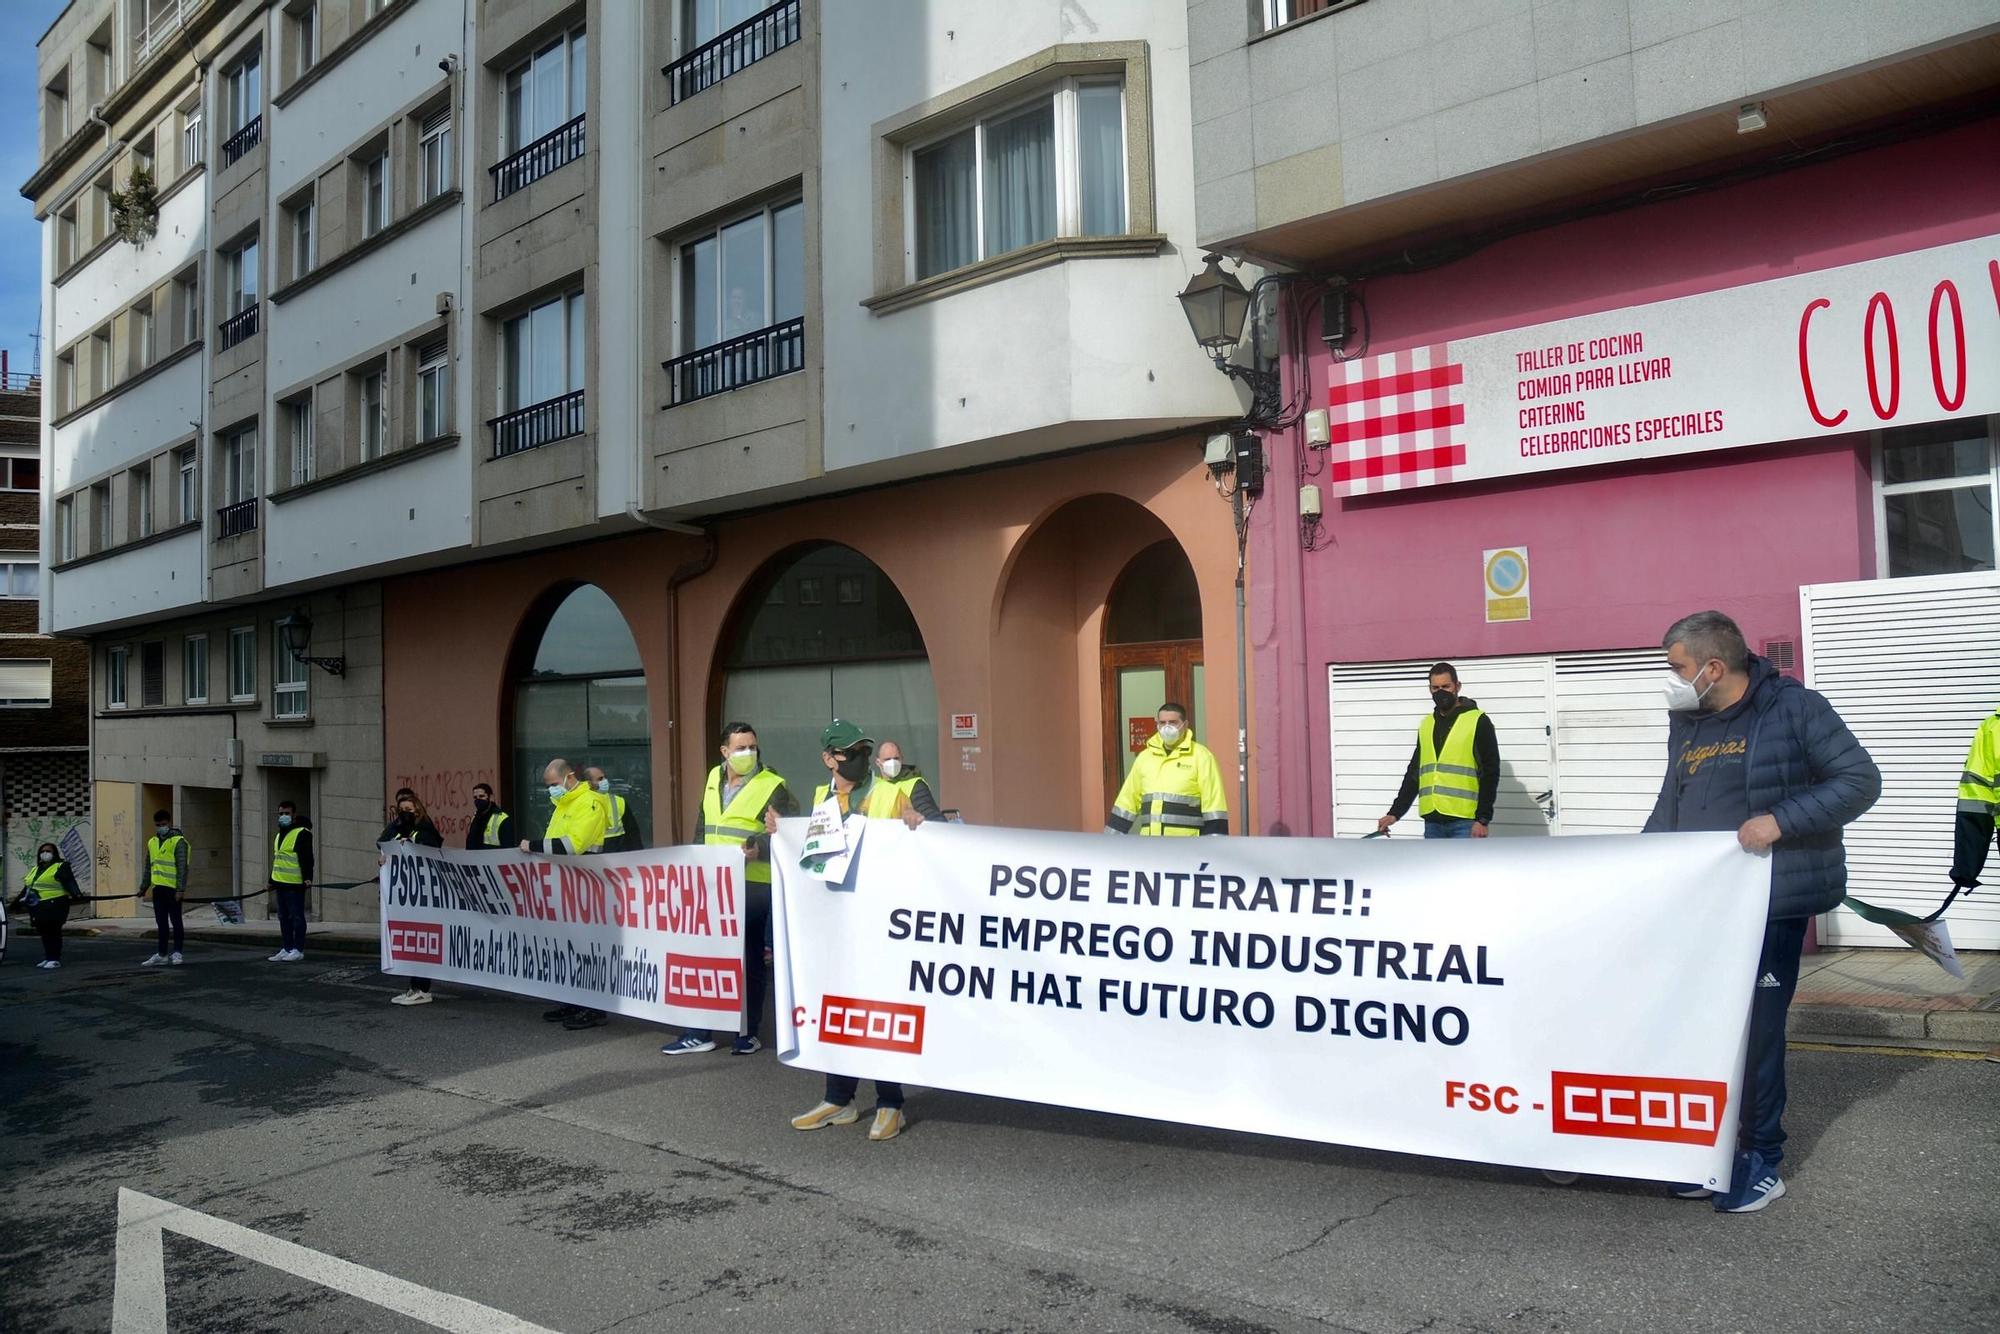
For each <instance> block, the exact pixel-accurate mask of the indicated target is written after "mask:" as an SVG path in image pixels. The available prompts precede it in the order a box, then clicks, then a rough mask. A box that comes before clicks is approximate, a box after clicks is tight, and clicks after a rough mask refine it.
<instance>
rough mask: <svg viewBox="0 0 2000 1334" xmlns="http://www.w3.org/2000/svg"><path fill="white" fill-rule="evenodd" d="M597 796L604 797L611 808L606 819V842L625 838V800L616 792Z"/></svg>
mask: <svg viewBox="0 0 2000 1334" xmlns="http://www.w3.org/2000/svg"><path fill="white" fill-rule="evenodd" d="M597 795H598V796H600V797H603V798H604V800H605V802H606V804H607V805H608V806H609V808H610V809H609V811H608V812H607V813H606V815H605V819H604V841H605V842H606V843H609V842H610V841H611V840H612V839H614V838H623V837H625V798H623V797H621V796H619V795H618V794H616V793H615V792H600V793H598V794H597Z"/></svg>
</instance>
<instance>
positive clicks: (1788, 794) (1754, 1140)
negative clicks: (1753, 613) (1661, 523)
mask: <svg viewBox="0 0 2000 1334" xmlns="http://www.w3.org/2000/svg"><path fill="white" fill-rule="evenodd" d="M1661 643H1662V646H1663V647H1664V648H1665V649H1666V650H1667V666H1668V668H1669V671H1670V674H1671V679H1670V680H1668V681H1667V682H1666V693H1667V707H1668V708H1669V709H1670V710H1671V716H1670V721H1669V724H1668V728H1667V776H1666V781H1665V782H1664V783H1662V784H1661V785H1660V797H1659V800H1658V801H1657V802H1655V803H1654V806H1653V814H1652V815H1651V816H1650V817H1649V818H1648V819H1647V821H1646V832H1647V833H1649V834H1651V833H1661V832H1682V833H1685V832H1689V831H1693V830H1730V831H1734V832H1735V834H1736V841H1737V842H1738V843H1740V844H1742V845H1743V849H1744V850H1745V851H1746V852H1751V853H1755V854H1757V855H1759V856H1765V855H1768V856H1769V857H1770V858H1771V903H1770V912H1769V917H1768V920H1767V921H1766V923H1765V926H1764V949H1763V954H1762V956H1761V957H1760V958H1759V959H1758V961H1757V989H1756V991H1755V993H1754V1000H1753V1001H1752V1003H1751V1006H1750V1050H1749V1054H1748V1057H1747V1059H1746V1060H1745V1062H1744V1071H1743V1096H1742V1101H1741V1106H1742V1112H1741V1117H1740V1124H1739V1131H1738V1145H1737V1155H1736V1166H1735V1172H1734V1175H1733V1178H1732V1180H1731V1183H1730V1188H1729V1190H1728V1191H1727V1192H1726V1193H1725V1194H1723V1195H1721V1196H1719V1197H1717V1199H1716V1201H1715V1207H1716V1208H1717V1209H1719V1210H1722V1211H1724V1212H1726V1213H1752V1212H1755V1211H1756V1210H1758V1209H1761V1208H1763V1207H1764V1206H1765V1205H1767V1204H1769V1203H1770V1202H1771V1201H1772V1200H1775V1199H1777V1198H1778V1197H1779V1196H1781V1195H1783V1194H1784V1193H1785V1183H1784V1180H1783V1179H1782V1178H1781V1177H1779V1175H1778V1163H1779V1162H1780V1161H1781V1160H1782V1159H1783V1157H1784V1144H1785V1131H1784V1126H1783V1124H1782V1121H1783V1117H1784V1112H1785V1012H1786V1011H1787V1010H1788V1009H1790V1008H1791V1004H1792V993H1793V991H1795V990H1796V989H1797V987H1798V982H1799V952H1800V950H1801V949H1802V948H1803V947H1804V945H1805V936H1806V919H1807V918H1809V917H1811V916H1813V915H1814V914H1815V913H1822V912H1826V911H1827V910H1828V909H1830V908H1832V907H1833V906H1834V905H1835V904H1837V903H1839V902H1840V900H1841V896H1842V895H1843V894H1844V893H1845V892H1846V888H1847V853H1846V850H1845V849H1844V848H1843V847H1842V846H1841V841H1840V831H1841V828H1842V826H1844V825H1846V824H1848V823H1850V822H1851V821H1853V820H1854V819H1855V818H1856V817H1857V816H1859V815H1860V814H1861V813H1862V812H1863V811H1865V810H1867V809H1868V808H1869V807H1870V806H1873V805H1874V804H1875V799H1876V798H1877V797H1879V796H1881V795H1882V773H1881V770H1879V769H1877V768H1876V767H1875V761H1874V760H1872V759H1870V758H1869V756H1868V752H1867V751H1866V750H1863V749H1862V747H1861V743H1860V742H1859V741H1856V740H1855V739H1854V733H1852V732H1850V731H1848V730H1847V724H1846V723H1844V722H1842V721H1841V720H1840V715H1839V714H1837V713H1835V712H1834V711H1833V706H1832V705H1830V704H1828V703H1827V702H1826V700H1825V699H1824V698H1823V697H1821V696H1820V695H1819V694H1817V693H1816V692H1814V691H1811V690H1807V689H1806V688H1805V687H1804V686H1802V685H1800V684H1799V683H1798V682H1796V681H1794V680H1792V679H1791V678H1789V677H1785V676H1780V675H1779V674H1778V672H1777V670H1776V669H1775V668H1773V667H1772V666H1771V664H1770V663H1769V662H1768V661H1766V660H1765V659H1763V658H1760V657H1757V656H1756V655H1755V654H1753V653H1751V652H1750V650H1749V647H1748V646H1747V645H1746V644H1745V643H1744V642H1743V632H1742V631H1741V630H1739V629H1737V628H1736V622H1734V621H1732V620H1730V619H1729V618H1728V617H1727V616H1724V615H1723V614H1722V613H1721V612H1719V611H1703V612H1696V613H1695V614H1694V615H1692V616H1686V617H1683V618H1682V619H1680V620H1678V621H1676V622H1675V623H1674V625H1673V628H1672V629H1670V630H1668V631H1667V633H1666V637H1665V638H1664V639H1663V640H1662V641H1661ZM1675 1193H1676V1194H1678V1195H1681V1196H1683V1197H1685V1198H1689V1199H1700V1198H1703V1197H1706V1196H1707V1195H1709V1194H1710V1193H1711V1192H1709V1191H1708V1190H1706V1189H1704V1188H1702V1187H1700V1186H1698V1185H1689V1186H1682V1187H1677V1188H1676V1190H1675Z"/></svg>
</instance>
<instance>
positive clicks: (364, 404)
mask: <svg viewBox="0 0 2000 1334" xmlns="http://www.w3.org/2000/svg"><path fill="white" fill-rule="evenodd" d="M388 378H389V377H388V375H387V374H385V373H384V372H383V371H381V370H372V371H369V372H368V373H367V374H366V375H363V376H362V377H361V404H360V413H359V415H360V419H361V461H362V462H363V463H366V462H368V460H370V459H379V458H381V457H382V452H383V450H384V448H386V446H387V444H388V440H389V394H388V385H387V381H388Z"/></svg>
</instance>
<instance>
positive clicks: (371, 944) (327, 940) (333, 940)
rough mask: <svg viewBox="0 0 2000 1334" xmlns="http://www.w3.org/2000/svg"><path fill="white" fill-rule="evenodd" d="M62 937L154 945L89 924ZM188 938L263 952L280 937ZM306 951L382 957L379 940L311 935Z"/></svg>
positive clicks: (202, 933)
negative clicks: (126, 938) (127, 941)
mask: <svg viewBox="0 0 2000 1334" xmlns="http://www.w3.org/2000/svg"><path fill="white" fill-rule="evenodd" d="M63 934H64V935H65V936H78V937H94V938H96V939H99V940H117V939H120V938H122V937H126V936H128V935H129V936H130V939H131V941H132V943H133V944H134V945H151V944H152V943H153V933H152V932H151V931H147V932H145V933H144V934H143V935H142V934H140V933H138V932H130V933H128V932H124V931H105V930H102V929H100V928H97V927H93V926H91V925H90V924H89V923H88V922H85V923H82V924H80V925H76V926H67V927H64V928H63ZM186 936H187V939H188V940H189V941H190V942H193V941H200V942H201V943H202V944H204V945H242V946H246V947H250V948H257V949H261V948H263V947H264V946H267V945H268V946H273V947H275V946H276V945H277V944H278V933H277V932H276V931H275V930H274V931H269V932H263V931H259V932H255V933H252V932H246V931H240V930H239V931H216V930H211V929H204V928H202V927H195V926H191V927H189V928H187V931H186ZM306 948H307V950H309V951H310V952H312V953H314V954H362V955H366V956H367V957H369V958H371V959H373V958H378V957H380V955H381V953H382V946H381V943H380V941H378V940H371V939H366V938H361V937H354V936H315V935H313V934H311V933H310V932H308V933H307V934H306Z"/></svg>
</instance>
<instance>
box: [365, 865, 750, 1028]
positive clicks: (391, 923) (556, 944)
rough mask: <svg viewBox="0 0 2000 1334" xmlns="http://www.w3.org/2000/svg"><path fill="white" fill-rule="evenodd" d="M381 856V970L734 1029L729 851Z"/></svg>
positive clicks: (737, 896) (736, 873)
mask: <svg viewBox="0 0 2000 1334" xmlns="http://www.w3.org/2000/svg"><path fill="white" fill-rule="evenodd" d="M383 851H384V852H386V853H388V854H389V859H388V861H387V862H385V863H384V864H383V866H382V873H381V887H382V971H383V972H385V973H395V974H398V975H405V976H415V977H434V978H438V979H440V980H442V981H446V982H463V983H465V984H467V985H469V986H475V987H489V988H492V989H493V990H496V991H511V992H514V993H516V994H518V995H522V996H539V997H542V998H544V999H546V1000H553V1001H562V1002H566V1003H568V1004H571V1005H580V1006H584V1007H587V1008H589V1009H593V1010H606V1011H609V1012H611V1013H613V1014H624V1015H630V1016H632V1017H633V1018H635V1019H650V1020H653V1021H654V1022H655V1023H661V1024H687V1025H691V1026H694V1027H698V1028H737V1027H740V1024H739V1020H740V1018H741V1016H742V1013H743V921H744V913H745V906H746V905H745V904H744V902H743V850H742V849H741V848H727V847H718V848H709V847H688V848H653V849H651V850H649V851H646V852H624V853H613V854H611V855H608V856H600V857H546V856H543V855H541V854H540V853H526V852H515V851H512V850H509V851H505V852H459V851H456V850H445V849H437V848H425V847H416V846H413V845H411V844H408V843H398V844H384V845H383ZM757 945H758V947H759V948H760V949H761V948H762V945H763V942H762V941H758V942H757Z"/></svg>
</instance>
